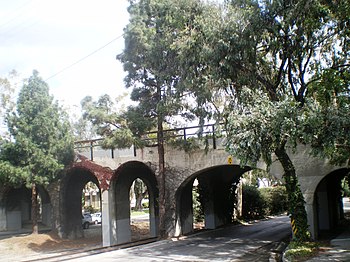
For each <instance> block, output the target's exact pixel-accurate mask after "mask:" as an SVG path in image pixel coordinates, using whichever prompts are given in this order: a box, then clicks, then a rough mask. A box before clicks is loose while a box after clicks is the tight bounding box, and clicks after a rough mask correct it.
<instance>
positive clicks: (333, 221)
mask: <svg viewBox="0 0 350 262" xmlns="http://www.w3.org/2000/svg"><path fill="white" fill-rule="evenodd" d="M349 172H350V169H349V168H339V169H337V170H334V171H332V172H330V173H329V174H327V175H326V176H325V177H323V178H322V180H321V181H320V182H319V183H317V186H316V189H315V191H314V205H313V206H314V209H315V210H314V211H315V212H314V217H315V219H314V220H315V225H314V232H315V238H318V236H319V235H320V234H322V232H324V231H329V230H331V229H333V228H335V227H336V226H338V225H339V223H340V221H341V220H342V219H344V210H343V202H342V194H341V189H342V186H341V181H342V179H343V178H344V177H345V176H346V175H348V174H349Z"/></svg>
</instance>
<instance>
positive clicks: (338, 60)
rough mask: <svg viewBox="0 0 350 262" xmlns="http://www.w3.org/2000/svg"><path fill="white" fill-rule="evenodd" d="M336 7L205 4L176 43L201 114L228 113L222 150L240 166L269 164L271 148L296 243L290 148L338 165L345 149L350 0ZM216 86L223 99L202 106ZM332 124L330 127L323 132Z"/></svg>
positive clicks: (315, 1)
mask: <svg viewBox="0 0 350 262" xmlns="http://www.w3.org/2000/svg"><path fill="white" fill-rule="evenodd" d="M342 6H343V9H342V10H340V9H339V8H336V7H335V6H334V4H333V2H330V1H319V0H278V1H258V0H232V1H227V4H226V5H224V6H217V5H215V4H207V9H205V10H207V11H205V12H204V13H203V15H200V16H198V17H196V19H194V20H193V23H192V24H191V26H189V27H187V28H186V30H184V31H182V32H181V36H178V37H179V39H181V41H178V42H177V43H176V48H177V51H178V57H177V60H176V61H177V62H178V63H180V64H181V67H182V68H186V72H183V74H182V75H179V78H180V79H181V80H182V81H183V82H187V83H193V87H192V88H191V90H192V92H193V93H194V95H195V97H196V99H197V103H198V104H199V105H203V107H202V108H205V109H206V110H204V111H205V112H204V115H202V117H203V116H205V114H207V115H209V116H216V117H219V118H222V119H224V121H225V128H226V131H227V137H228V142H227V149H228V151H229V152H231V153H232V154H233V155H235V156H236V157H238V158H239V159H240V160H241V164H242V165H245V164H249V165H252V166H254V165H255V164H256V162H257V161H258V160H259V159H261V158H262V159H264V160H265V161H266V163H267V164H271V162H272V156H273V155H275V156H276V157H277V158H278V160H279V161H280V163H281V165H282V166H283V169H284V172H285V174H284V179H285V182H286V188H287V193H288V198H289V201H288V202H289V204H290V206H289V213H290V216H291V218H292V219H293V220H295V221H296V225H297V227H298V232H297V234H296V236H295V237H296V238H298V239H300V240H303V239H307V238H308V232H307V219H306V212H305V208H304V199H303V195H302V193H301V190H300V186H299V184H298V180H297V176H296V172H295V167H294V165H293V162H292V160H291V158H290V155H289V153H288V148H295V147H296V146H297V145H298V144H299V143H305V144H308V145H310V146H311V147H312V149H313V152H314V153H315V154H317V155H322V156H327V157H330V158H332V159H334V161H335V162H337V161H338V162H341V161H344V160H345V159H348V158H349V154H350V153H349V133H348V132H347V131H346V130H349V119H350V117H349V66H350V63H349V30H348V28H349V27H348V25H349V16H348V14H349V13H348V12H346V11H344V10H347V11H348V10H349V1H343V2H342ZM189 88H190V87H189ZM220 90H222V91H223V92H222V93H221V94H225V95H226V97H225V99H224V103H223V105H224V106H223V107H221V108H219V107H216V106H213V107H210V106H207V105H208V104H213V101H212V100H213V99H212V95H213V93H214V92H219V91H220ZM327 101H328V102H327ZM325 102H326V103H325ZM213 109H214V110H215V111H216V113H213V112H212V111H213ZM320 113H321V116H322V117H320ZM330 123H331V124H333V125H334V129H333V128H332V129H331V131H327V129H328V128H329V124H330ZM333 131H334V132H333ZM332 132H333V133H332Z"/></svg>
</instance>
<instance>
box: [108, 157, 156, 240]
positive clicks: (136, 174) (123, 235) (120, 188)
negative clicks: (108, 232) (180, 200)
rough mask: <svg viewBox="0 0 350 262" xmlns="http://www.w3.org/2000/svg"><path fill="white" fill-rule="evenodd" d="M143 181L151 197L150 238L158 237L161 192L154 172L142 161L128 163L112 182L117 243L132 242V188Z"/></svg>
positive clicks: (116, 173) (115, 174)
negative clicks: (137, 181)
mask: <svg viewBox="0 0 350 262" xmlns="http://www.w3.org/2000/svg"><path fill="white" fill-rule="evenodd" d="M137 178H139V179H141V180H142V181H143V182H144V183H145V185H146V186H147V189H148V196H149V222H150V236H151V237H156V236H157V234H158V232H157V229H158V220H159V208H158V202H157V199H158V196H159V190H158V185H157V179H156V176H155V173H154V171H153V170H152V169H151V168H150V167H149V166H148V165H146V164H145V163H143V162H140V161H128V162H126V163H124V164H122V165H120V166H119V167H118V168H117V169H116V170H115V171H114V175H113V178H112V180H111V190H112V195H113V198H114V203H115V204H114V207H112V208H113V210H112V214H114V217H115V231H116V232H115V237H116V239H115V242H116V243H118V244H119V243H125V242H129V241H131V227H130V195H129V192H130V187H131V186H132V183H133V182H134V181H135V180H136V179H137Z"/></svg>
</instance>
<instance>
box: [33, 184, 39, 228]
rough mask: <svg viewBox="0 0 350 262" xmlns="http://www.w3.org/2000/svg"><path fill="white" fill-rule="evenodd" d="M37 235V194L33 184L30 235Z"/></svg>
mask: <svg viewBox="0 0 350 262" xmlns="http://www.w3.org/2000/svg"><path fill="white" fill-rule="evenodd" d="M38 233H39V229H38V193H37V191H36V185H35V183H32V234H38Z"/></svg>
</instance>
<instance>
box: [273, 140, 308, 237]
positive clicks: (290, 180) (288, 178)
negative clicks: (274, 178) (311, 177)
mask: <svg viewBox="0 0 350 262" xmlns="http://www.w3.org/2000/svg"><path fill="white" fill-rule="evenodd" d="M275 154H276V156H277V157H278V160H279V161H280V163H281V164H282V167H283V170H284V172H285V173H284V175H283V177H284V180H285V186H286V191H287V195H288V212H289V215H290V218H291V222H292V223H293V221H294V223H295V228H294V229H293V236H294V238H295V239H297V240H300V241H305V240H308V239H309V238H310V234H309V231H308V224H307V214H306V211H305V206H304V204H305V201H304V196H303V194H302V192H301V189H300V185H299V183H298V178H297V176H296V172H295V168H294V165H293V163H292V161H291V159H290V157H289V156H288V154H287V152H286V149H285V146H284V144H283V145H282V146H280V147H279V148H277V149H276V150H275Z"/></svg>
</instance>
